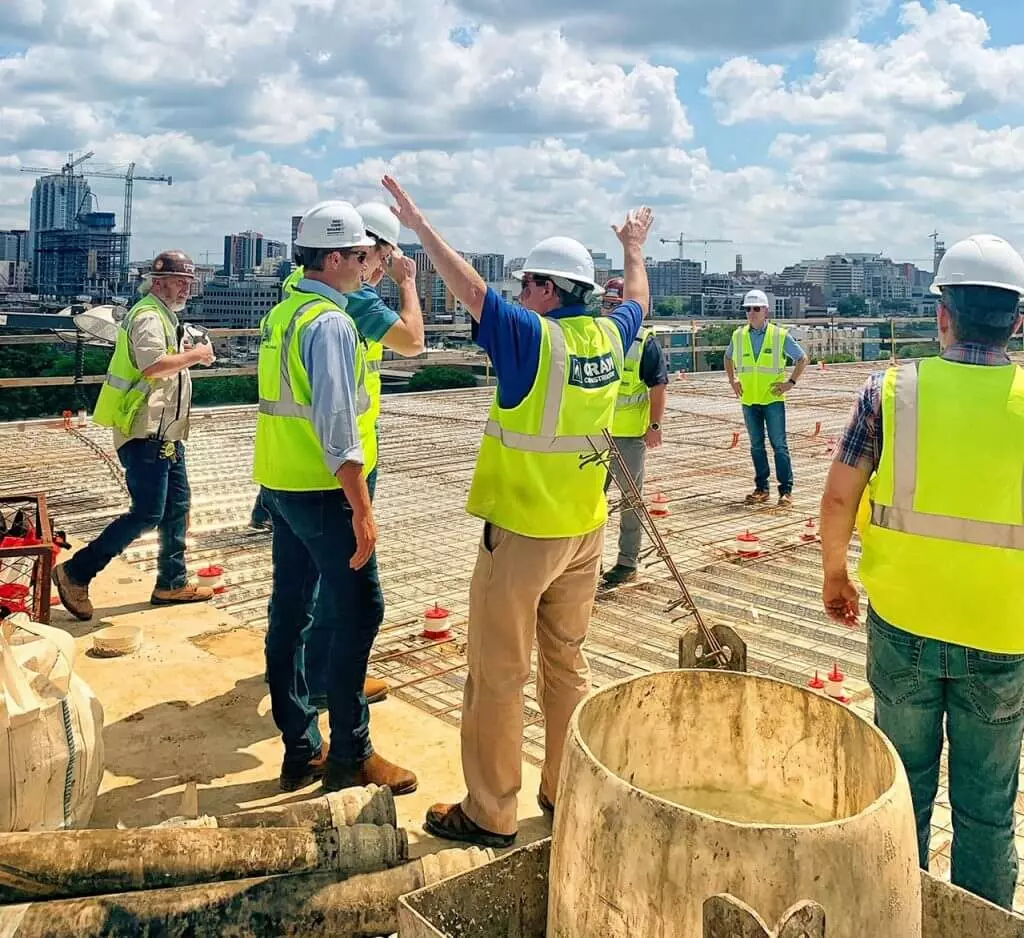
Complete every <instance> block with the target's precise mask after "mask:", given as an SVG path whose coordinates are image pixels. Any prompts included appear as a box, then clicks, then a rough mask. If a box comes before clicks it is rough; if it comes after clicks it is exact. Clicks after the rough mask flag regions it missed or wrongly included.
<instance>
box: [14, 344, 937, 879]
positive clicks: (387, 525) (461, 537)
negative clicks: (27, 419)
mask: <svg viewBox="0 0 1024 938" xmlns="http://www.w3.org/2000/svg"><path fill="white" fill-rule="evenodd" d="M877 367H878V366H875V365H870V364H859V365H842V366H833V367H828V368H827V370H824V371H821V370H819V369H817V368H811V369H808V371H807V372H806V373H805V375H804V378H803V379H802V380H801V382H800V385H799V386H798V387H797V388H796V389H795V390H794V391H793V392H791V393H790V395H789V398H788V405H787V406H788V430H789V441H790V452H791V454H792V456H793V462H794V469H795V474H796V490H795V493H794V494H795V504H794V507H792V508H789V509H780V508H777V507H774V506H773V505H769V506H761V507H757V508H750V507H747V506H745V505H743V496H744V495H745V494H746V493H747V492H749V491H750V490H751V489H752V488H753V468H752V465H751V460H750V454H749V445H748V442H747V438H746V432H745V429H744V425H743V420H742V413H741V411H740V406H739V403H738V402H737V401H736V400H735V399H734V397H733V395H732V391H731V389H730V388H729V385H728V383H727V382H726V379H725V376H724V375H723V374H721V373H710V374H708V373H702V374H697V375H686V376H684V377H682V378H678V377H677V378H675V379H673V381H672V382H671V384H670V385H669V402H668V412H667V414H666V418H665V421H664V423H665V430H664V440H665V443H664V446H663V448H662V449H661V450H658V451H653V452H649V453H648V465H647V473H646V475H647V478H646V485H645V497H646V499H647V502H648V504H650V503H651V500H652V499H653V498H654V496H655V495H657V494H659V493H660V494H661V495H663V496H665V498H666V499H667V503H666V504H665V505H663V506H659V507H665V508H667V509H668V511H669V515H668V516H667V517H661V518H657V519H656V521H657V524H658V527H659V530H660V532H661V534H662V537H663V538H664V540H665V542H666V545H667V547H668V548H669V551H670V552H671V554H672V556H673V558H674V559H675V561H676V564H677V565H678V567H679V569H680V571H681V573H682V575H683V576H684V577H685V578H686V583H687V585H688V587H689V589H690V591H691V593H692V595H693V598H694V600H695V602H696V604H697V606H698V608H699V609H700V610H701V612H702V613H703V615H704V617H705V619H706V620H707V621H708V623H709V624H716V623H725V624H728V625H731V626H732V627H733V628H735V629H737V631H738V632H739V633H740V634H741V635H742V636H743V638H744V640H745V641H746V642H747V646H748V656H749V661H748V664H749V668H750V670H752V671H757V672H760V673H765V674H769V675H772V676H775V677H779V678H782V679H785V680H789V681H793V682H796V683H800V684H804V683H806V682H807V680H808V679H809V678H811V677H812V676H813V675H814V673H815V671H818V672H820V673H822V674H824V673H825V672H827V671H828V670H830V669H831V667H832V665H833V662H837V663H838V664H839V666H840V667H841V668H842V670H843V671H844V672H845V673H846V674H847V678H848V679H847V685H846V686H847V694H848V696H849V697H851V698H852V700H853V704H852V705H853V706H854V707H855V708H856V709H857V710H858V711H859V712H861V713H863V714H865V715H866V716H868V717H869V718H870V716H871V712H872V711H871V708H872V703H871V695H870V690H869V688H868V686H867V683H866V680H865V663H864V650H865V638H864V633H863V632H862V631H857V630H850V629H847V628H845V627H843V626H841V625H838V624H836V623H834V622H831V621H830V620H829V619H828V618H827V617H826V615H825V613H824V611H823V609H822V605H821V568H820V548H819V545H818V543H817V541H816V540H814V539H805V537H807V538H813V534H814V533H815V530H814V529H809V528H808V522H813V523H814V524H816V522H817V514H818V502H819V499H820V495H821V491H822V487H823V484H824V479H825V475H826V473H827V471H828V467H829V464H830V461H831V458H832V457H831V453H832V450H833V449H834V446H835V442H836V440H837V438H838V437H839V436H840V434H841V432H842V429H843V426H844V424H845V422H846V420H847V418H848V415H849V412H850V409H851V407H852V404H853V400H854V396H855V393H856V391H857V390H858V389H859V388H860V387H861V386H862V385H863V383H864V381H865V380H866V378H867V376H868V374H869V373H870V372H871V371H872V370H875V369H876V368H877ZM492 394H493V392H492V391H491V390H485V389H481V390H477V391H456V392H437V393H433V394H419V395H388V396H385V397H384V400H383V413H382V416H381V444H382V445H381V459H380V465H381V476H380V482H379V485H378V489H377V498H376V501H375V512H376V516H377V521H378V526H379V530H380V541H379V547H378V563H379V566H380V571H381V582H382V585H383V588H384V595H385V600H386V605H387V611H386V616H385V622H384V626H383V628H382V630H381V633H380V635H379V637H378V639H377V642H376V645H375V647H374V652H373V657H372V659H371V664H370V667H371V671H372V673H373V674H374V675H375V676H378V677H382V678H384V679H386V680H387V681H388V682H389V683H390V684H391V685H392V688H393V693H394V694H395V696H397V697H400V698H401V699H403V700H406V701H408V702H409V703H412V704H413V705H415V706H417V707H420V708H421V709H423V710H424V711H426V712H428V713H431V714H433V715H435V716H437V717H438V718H440V719H442V720H445V721H446V722H448V723H451V724H453V725H458V724H459V722H460V719H461V708H462V689H463V685H464V682H465V674H466V658H465V647H466V626H467V619H468V611H469V610H468V596H469V581H470V577H471V575H472V570H473V564H474V561H475V555H476V550H477V545H478V543H479V539H480V531H481V523H480V521H478V520H477V519H474V518H471V517H469V516H468V515H467V514H466V513H465V499H466V493H467V491H468V488H469V482H470V479H471V476H472V472H473V466H474V463H475V459H476V453H477V449H478V445H479V441H480V437H481V432H482V428H483V423H484V421H485V419H486V415H487V409H488V407H489V404H490V400H491V396H492ZM79 432H80V433H81V434H84V435H85V436H86V437H87V438H88V439H89V440H90V441H91V442H92V444H94V446H98V447H100V448H101V449H103V450H105V451H107V452H108V453H111V452H112V450H111V443H110V436H109V432H108V431H107V430H105V429H102V428H98V427H94V426H91V425H90V426H88V427H87V428H84V429H82V430H81V431H79ZM254 432H255V412H254V408H252V407H223V408H214V409H209V410H200V411H197V412H196V413H195V414H194V417H193V426H192V433H191V439H190V441H189V444H188V450H187V457H186V458H187V460H188V467H189V476H190V480H191V484H192V491H193V504H192V512H191V529H190V534H189V565H190V568H191V569H192V570H193V571H194V570H195V569H198V568H200V567H203V566H206V565H207V564H209V563H211V562H216V563H221V564H223V566H224V567H225V570H226V575H225V582H226V585H227V591H226V592H225V593H224V594H223V595H222V596H219V597H218V599H217V603H218V605H219V606H220V607H221V608H223V609H224V610H225V611H226V612H229V613H231V614H232V615H234V616H236V617H237V618H238V619H239V620H240V621H242V622H243V623H245V624H246V625H249V626H253V627H265V624H266V603H267V597H268V595H269V592H270V584H271V566H270V537H269V536H267V535H265V534H255V533H252V532H250V531H248V530H247V528H246V525H247V522H248V516H249V511H250V510H251V507H252V504H253V500H254V498H255V495H256V486H255V484H254V483H253V482H252V481H251V468H252V446H253V436H254ZM737 434H738V436H737ZM76 436H77V434H71V433H68V432H66V431H64V430H63V429H61V425H60V421H53V422H50V423H40V422H33V423H30V424H27V425H26V424H18V423H9V424H3V425H0V494H3V493H8V492H18V491H30V490H44V491H47V493H48V494H49V502H50V511H51V515H52V516H53V517H54V518H55V519H56V523H57V525H58V527H62V528H65V529H66V530H68V531H69V533H71V534H72V535H73V536H75V537H77V538H78V539H80V540H89V539H90V538H92V537H94V536H95V535H96V534H98V533H99V531H100V530H102V528H103V527H104V526H105V525H106V524H107V523H108V522H109V521H110V520H112V519H113V518H114V517H116V516H117V515H118V514H120V513H121V512H122V511H123V510H124V509H125V507H126V504H127V502H126V499H125V497H124V494H123V492H122V491H121V489H120V486H119V483H118V481H117V480H116V479H115V477H114V475H113V474H112V473H111V471H110V469H109V467H108V466H107V465H106V464H105V462H104V460H103V459H102V458H100V456H99V455H97V453H96V452H94V448H93V447H90V446H88V445H86V444H85V443H84V442H83V441H82V440H80V439H77V438H76ZM613 491H614V489H613ZM617 517H618V516H617V514H616V513H613V515H612V520H611V521H610V523H609V527H608V531H607V538H606V546H605V565H606V567H610V566H611V565H612V564H613V563H614V562H615V557H616V554H617V550H616V541H617V534H618V530H617V529H618V520H617ZM747 531H749V532H751V533H753V534H756V535H757V536H758V537H759V538H760V543H759V544H758V545H757V546H758V547H759V548H760V549H761V551H762V554H761V556H759V557H756V558H749V559H744V558H741V557H740V556H739V555H738V551H737V547H738V546H739V545H738V543H737V541H736V538H737V536H738V535H741V534H744V533H746V532H747ZM645 546H646V542H645ZM858 550H859V548H858V547H857V546H856V545H855V546H854V547H853V548H852V551H851V555H852V556H851V559H852V561H854V564H853V565H854V567H855V560H856V555H857V553H858ZM156 552H157V543H156V537H155V535H148V536H146V537H144V538H142V539H140V540H139V541H138V542H136V543H135V544H134V545H132V547H131V548H129V550H128V551H127V552H126V558H127V559H128V560H129V561H130V562H132V563H134V564H135V565H136V566H138V567H139V568H140V569H142V570H145V571H154V570H155V562H156ZM652 559H653V558H652ZM641 566H642V568H643V564H642V565H641ZM641 572H642V575H641V577H640V578H639V579H638V580H637V581H635V582H633V583H630V584H628V585H626V586H623V587H619V588H617V589H614V590H611V591H608V592H602V593H601V594H599V596H598V599H597V602H596V604H595V607H594V614H593V618H592V622H591V629H590V635H589V638H588V640H587V646H586V648H587V654H588V657H589V660H590V664H591V668H592V678H593V683H594V685H595V686H601V685H603V684H606V683H608V682H609V681H613V680H617V679H619V678H622V677H625V676H628V675H633V674H639V673H643V672H648V671H653V670H662V669H665V668H672V667H675V665H676V654H677V643H678V637H679V633H680V631H681V630H682V628H683V627H684V626H685V623H678V624H676V625H673V624H672V623H671V621H670V618H671V615H670V614H666V613H665V606H666V605H667V604H668V603H669V602H670V601H671V600H672V599H674V598H675V597H676V596H677V595H678V591H677V589H676V586H675V583H674V582H673V581H672V579H671V577H670V574H669V572H668V570H666V568H665V566H664V565H663V564H660V565H656V566H652V567H650V568H649V569H642V571H641ZM435 603H438V604H440V605H441V606H444V607H445V608H447V609H449V610H450V613H451V615H450V618H449V619H448V622H449V623H450V636H449V637H448V638H446V639H444V640H442V641H436V642H435V641H430V640H428V639H425V638H423V637H422V636H421V633H422V631H423V627H424V624H425V620H424V612H425V610H426V609H428V608H430V607H432V606H433V605H434V604H435ZM534 677H535V671H534V675H533V676H531V681H530V683H529V685H528V686H527V689H526V704H525V711H526V712H525V716H526V731H525V740H524V754H525V757H526V758H528V759H530V760H531V761H532V762H534V763H539V762H540V761H541V760H542V758H543V749H544V733H543V721H542V718H541V715H540V710H539V707H538V705H537V701H536V687H535V684H534ZM943 784H945V782H943ZM942 799H945V801H943V800H942ZM944 805H948V797H947V796H946V794H945V788H943V790H942V792H940V808H943V806H944ZM945 811H946V813H945V815H943V813H942V811H941V810H940V811H939V812H938V813H937V818H938V819H937V821H936V825H935V829H936V831H937V832H939V834H940V835H941V836H940V838H939V839H938V840H937V843H938V844H939V846H938V847H937V848H936V854H937V856H938V857H939V865H940V868H941V867H942V864H943V862H946V863H948V850H949V844H948V830H949V825H948V808H945ZM943 824H944V825H945V826H943ZM942 837H945V840H943V839H942ZM943 850H944V851H945V852H944V853H943ZM943 858H945V859H943Z"/></svg>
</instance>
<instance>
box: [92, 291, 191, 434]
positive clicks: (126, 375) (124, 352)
mask: <svg viewBox="0 0 1024 938" xmlns="http://www.w3.org/2000/svg"><path fill="white" fill-rule="evenodd" d="M150 310H151V311H153V312H154V313H156V314H157V315H158V316H159V318H160V324H161V326H162V328H163V331H164V339H165V341H166V348H167V354H168V355H173V354H175V353H176V352H177V350H178V349H177V332H176V330H175V327H174V323H173V322H171V320H170V319H169V318H168V314H167V312H166V311H165V310H164V307H163V304H161V303H160V302H159V300H157V299H156V298H155V297H152V296H148V295H147V296H144V297H143V298H142V299H141V300H139V302H138V303H136V304H135V305H134V306H133V307H132V308H131V310H130V311H129V313H128V315H127V316H125V318H124V320H123V321H122V322H121V324H120V326H119V328H118V331H117V339H116V341H115V343H114V354H113V355H112V356H111V358H110V364H109V365H108V366H107V373H106V375H105V376H104V378H103V384H102V385H101V386H100V393H99V396H98V397H97V399H96V407H95V408H94V410H93V422H94V423H96V424H97V425H99V426H102V427H116V428H117V429H118V430H119V431H120V432H121V434H122V435H124V436H131V434H132V429H133V427H134V424H135V419H136V417H137V416H138V415H139V413H140V412H141V411H142V410H143V408H144V407H146V405H147V403H148V401H149V396H150V394H152V393H153V389H154V388H155V387H156V386H157V382H158V380H159V379H154V380H150V379H149V378H147V377H145V375H143V373H142V372H141V371H140V370H139V368H138V367H137V366H136V365H135V362H134V360H133V357H132V347H131V330H132V327H133V325H134V323H135V320H136V318H137V317H138V316H139V314H140V313H144V312H148V311H150ZM168 380H177V381H178V382H180V381H181V380H182V379H181V376H180V375H179V376H177V378H175V379H168Z"/></svg>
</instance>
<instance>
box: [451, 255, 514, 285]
mask: <svg viewBox="0 0 1024 938" xmlns="http://www.w3.org/2000/svg"><path fill="white" fill-rule="evenodd" d="M462 256H463V257H465V258H466V260H467V261H469V262H470V264H472V265H473V270H475V271H476V272H477V273H478V274H480V276H481V277H483V278H484V280H486V281H487V282H490V281H492V280H501V279H502V278H503V277H504V276H505V255H504V254H463V255H462Z"/></svg>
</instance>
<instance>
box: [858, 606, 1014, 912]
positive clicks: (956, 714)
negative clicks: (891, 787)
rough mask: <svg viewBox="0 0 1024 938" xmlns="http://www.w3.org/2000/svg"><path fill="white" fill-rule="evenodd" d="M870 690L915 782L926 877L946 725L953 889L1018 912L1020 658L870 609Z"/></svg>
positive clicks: (880, 721) (877, 712) (879, 716)
mask: <svg viewBox="0 0 1024 938" xmlns="http://www.w3.org/2000/svg"><path fill="white" fill-rule="evenodd" d="M868 681H869V682H870V684H871V689H872V690H873V691H874V694H875V722H876V723H877V724H878V727H879V729H881V730H882V731H883V732H884V733H885V735H886V736H888V737H889V739H891V740H892V743H893V745H894V746H895V747H896V751H897V752H898V753H899V754H900V759H902V761H903V765H904V766H905V768H906V770H907V776H908V777H909V779H910V793H911V795H912V797H913V801H914V813H915V815H916V819H917V842H918V851H919V854H920V861H921V866H922V868H924V869H927V868H928V843H929V838H930V836H931V817H932V806H933V804H934V802H935V795H936V792H937V790H938V786H939V759H940V757H941V755H942V742H943V739H942V729H943V720H945V724H946V737H947V739H948V740H949V803H950V807H951V808H952V813H953V849H952V880H953V883H954V884H955V885H957V886H960V887H961V888H963V889H967V890H969V891H970V892H973V893H975V894H977V895H979V896H981V897H983V898H985V899H988V900H989V901H990V902H994V903H996V904H997V905H1001V906H1003V907H1004V908H1007V909H1010V908H1012V907H1013V892H1014V888H1015V886H1016V883H1017V852H1016V849H1015V847H1014V839H1013V833H1014V830H1013V823H1014V814H1013V809H1014V803H1015V801H1016V798H1017V773H1018V772H1019V770H1020V752H1021V736H1022V734H1024V655H998V654H993V653H990V652H984V651H977V650H975V649H973V648H965V647H963V646H961V645H950V644H947V643H946V642H940V641H937V640H935V639H929V638H919V637H918V636H916V635H911V634H910V633H909V632H904V631H902V630H901V629H898V628H896V627H894V626H892V625H889V624H888V623H887V622H885V621H884V620H883V619H882V618H881V617H880V616H879V615H878V614H877V613H876V612H875V611H874V610H873V609H869V610H868Z"/></svg>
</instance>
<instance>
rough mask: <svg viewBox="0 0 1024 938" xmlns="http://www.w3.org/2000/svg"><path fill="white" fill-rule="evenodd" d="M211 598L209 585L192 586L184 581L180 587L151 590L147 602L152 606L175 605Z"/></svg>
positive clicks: (201, 601) (204, 601) (211, 592)
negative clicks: (151, 592) (151, 593)
mask: <svg viewBox="0 0 1024 938" xmlns="http://www.w3.org/2000/svg"><path fill="white" fill-rule="evenodd" d="M211 599H213V589H212V588H211V587H209V586H193V585H192V584H191V583H186V584H185V585H184V586H183V587H181V589H176V590H162V589H155V590H153V595H152V596H150V597H149V602H150V604H151V605H153V606H177V605H181V604H182V603H208V602H209V601H210V600H211Z"/></svg>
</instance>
